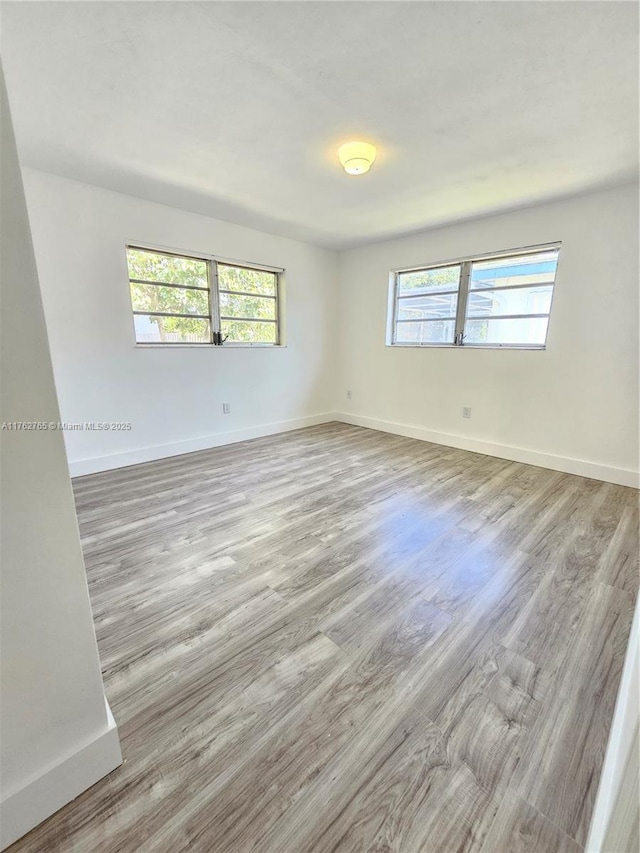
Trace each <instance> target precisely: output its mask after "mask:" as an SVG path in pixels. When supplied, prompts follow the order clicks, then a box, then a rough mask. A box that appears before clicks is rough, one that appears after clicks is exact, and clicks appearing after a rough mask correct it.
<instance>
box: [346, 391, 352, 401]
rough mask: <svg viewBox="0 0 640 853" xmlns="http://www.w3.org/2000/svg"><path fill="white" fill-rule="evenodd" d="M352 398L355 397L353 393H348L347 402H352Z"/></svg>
mask: <svg viewBox="0 0 640 853" xmlns="http://www.w3.org/2000/svg"><path fill="white" fill-rule="evenodd" d="M352 397H353V394H352V393H351V391H347V400H351V399H352Z"/></svg>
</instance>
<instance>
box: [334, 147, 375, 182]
mask: <svg viewBox="0 0 640 853" xmlns="http://www.w3.org/2000/svg"><path fill="white" fill-rule="evenodd" d="M375 159H376V149H375V146H374V145H371V143H370V142H345V144H344V145H341V146H340V148H338V160H340V162H341V163H342V166H343V168H344V170H345V172H346V173H347V174H348V175H364V173H365V172H368V171H369V169H370V168H371V164H372V163H373V161H374V160H375Z"/></svg>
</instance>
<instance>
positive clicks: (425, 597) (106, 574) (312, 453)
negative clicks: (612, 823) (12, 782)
mask: <svg viewBox="0 0 640 853" xmlns="http://www.w3.org/2000/svg"><path fill="white" fill-rule="evenodd" d="M74 490H75V495H76V502H77V507H78V514H79V521H80V529H81V535H82V542H83V548H84V554H85V560H86V566H87V574H88V578H89V587H90V593H91V599H92V604H93V610H94V616H95V623H96V630H97V635H98V643H99V647H100V654H101V660H102V666H103V671H104V678H105V685H106V692H107V696H108V699H109V702H110V703H111V707H112V709H113V712H114V715H115V717H116V720H117V722H118V724H119V731H120V736H121V740H122V749H123V754H124V758H125V763H124V764H123V766H122V767H120V768H119V769H118V770H116V771H114V772H113V773H112V774H111V775H110V776H109V777H107V778H106V779H104V780H103V781H102V782H100V783H98V784H97V785H95V786H94V787H93V788H92V789H90V790H89V791H87V792H86V793H85V794H83V795H82V796H80V797H79V798H78V799H77V800H75V801H74V802H73V803H71V804H69V805H68V806H67V807H65V808H64V809H62V810H61V811H60V812H58V813H57V814H56V815H54V816H53V817H52V818H50V819H49V820H48V821H47V822H45V823H44V824H43V825H42V826H41V827H39V828H38V829H36V830H34V831H33V832H32V833H30V834H29V835H28V836H27V837H26V838H25V839H23V840H21V841H20V842H17V843H16V844H15V845H14V846H13V847H12V848H11V851H12V853H35V851H38V853H44V851H65V853H88V851H100V853H116V851H117V853H151V852H152V851H153V853H165V851H166V853H178V851H185V850H189V851H196V853H199V851H202V853H205V851H206V853H209V852H211V853H245V851H247V853H248V851H259V853H307V851H316V853H332V851H340V853H355V851H379V853H381V851H396V852H397V853H417V851H425V853H449V851H451V853H453V851H478V853H503V851H504V853H525V851H536V853H547V851H548V853H578V851H580V850H582V847H583V845H584V843H585V839H586V836H587V831H588V827H589V820H590V817H591V812H592V809H593V804H594V798H595V794H596V789H597V785H598V780H599V776H600V770H601V765H602V761H603V757H604V751H605V746H606V742H607V735H608V731H609V726H610V723H611V718H612V714H613V708H614V703H615V698H616V692H617V688H618V682H619V678H620V672H621V667H622V663H623V657H624V653H625V647H626V642H627V638H628V633H629V628H630V623H631V616H632V609H633V605H634V601H635V596H636V593H637V584H638V565H637V555H638V513H637V506H638V493H637V492H636V491H635V490H633V489H628V488H623V487H621V486H614V485H610V484H607V483H601V482H598V481H595V480H588V479H584V478H582V477H576V476H571V475H568V474H561V473H557V472H554V471H548V470H545V469H543V468H535V467H531V466H528V465H522V464H518V463H515V462H509V461H505V460H501V459H494V458H491V457H488V456H481V455H479V454H475V453H468V452H465V451H461V450H454V449H450V448H446V447H441V446H437V445H434V444H428V443H425V442H421V441H416V440H413V439H408V438H402V437H398V436H392V435H387V434H384V433H380V432H375V431H372V430H365V429H360V428H357V427H351V426H346V425H344V424H329V425H325V426H321V427H314V428H311V429H306V430H300V431H297V432H293V433H289V434H285V435H279V436H275V437H269V438H264V439H258V440H256V441H251V442H245V443H243V444H236V445H232V446H227V447H221V448H217V449H214V450H209V451H204V452H201V453H193V454H190V455H187V456H182V457H175V458H173V459H166V460H162V461H159V462H153V463H149V464H146V465H139V466H136V467H131V468H126V469H120V470H116V471H111V472H106V473H103V474H96V475H92V476H88V477H82V478H80V479H78V480H76V481H75V483H74Z"/></svg>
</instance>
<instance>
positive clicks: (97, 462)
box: [69, 412, 338, 477]
mask: <svg viewBox="0 0 640 853" xmlns="http://www.w3.org/2000/svg"><path fill="white" fill-rule="evenodd" d="M335 420H338V418H337V416H336V414H335V413H334V412H324V413H323V414H320V415H308V416H307V417H304V418H294V419H293V420H288V421H277V422H275V423H270V424H261V425H260V426H255V427H247V428H246V429H238V430H231V431H229V432H216V433H212V434H211V435H202V436H198V438H190V439H187V440H186V441H176V442H172V443H171V444H158V445H155V446H153V447H141V448H139V449H136V450H127V451H125V452H124V453H113V454H111V455H109V456H96V457H95V458H93V459H76V460H74V461H70V462H69V473H70V475H71V476H72V477H82V476H84V475H85V474H96V473H98V472H99V471H110V470H111V469H112V468H126V467H127V466H128V465H139V464H140V463H141V462H153V461H154V460H156V459H167V458H168V457H170V456H181V455H182V454H183V453H193V452H195V451H197V450H208V449H209V448H211V447H220V446H221V445H224V444H235V443H236V442H238V441H248V440H249V439H252V438H262V437H263V436H265V435H275V434H276V433H279V432H290V431H291V430H294V429H302V428H303V427H310V426H317V425H318V424H326V423H329V421H335Z"/></svg>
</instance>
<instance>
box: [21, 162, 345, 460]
mask: <svg viewBox="0 0 640 853" xmlns="http://www.w3.org/2000/svg"><path fill="white" fill-rule="evenodd" d="M24 174H25V187H26V193H27V201H28V206H29V213H30V218H31V226H32V231H33V240H34V245H35V251H36V260H37V264H38V269H39V272H40V282H41V287H42V296H43V301H44V308H45V314H46V318H47V326H48V330H49V340H50V344H51V354H52V359H53V364H54V369H55V373H56V382H57V385H58V394H59V398H60V408H61V412H62V417H63V420H65V421H70V422H74V423H75V422H84V421H124V422H127V421H130V422H131V423H132V427H133V428H132V430H131V431H130V432H87V431H85V432H67V433H66V434H65V440H66V444H67V453H68V456H69V461H70V466H71V471H72V473H73V474H81V473H88V472H89V471H96V470H103V469H104V468H107V467H112V466H118V465H124V464H131V463H133V462H138V461H146V460H148V459H152V458H158V457H162V456H167V455H171V454H173V453H184V452H187V451H190V450H196V449H201V448H203V447H209V446H213V445H215V444H217V443H221V442H224V441H228V440H237V439H242V438H251V437H253V436H255V435H259V434H262V433H265V432H270V431H278V430H282V429H286V428H291V427H296V426H305V425H308V424H310V423H313V422H318V421H321V420H323V419H325V420H326V413H327V412H329V411H330V410H332V408H333V393H334V383H335V341H336V331H335V323H336V319H337V311H336V306H335V287H336V264H337V258H336V254H335V253H334V252H330V251H327V250H324V249H319V248H316V247H314V246H310V245H307V244H304V243H300V242H297V241H295V240H289V239H286V238H283V237H276V236H272V235H270V234H265V233H262V232H260V231H254V230H251V229H247V228H242V227H239V226H237V225H232V224H230V223H227V222H222V221H219V220H216V219H210V218H208V217H205V216H199V215H197V214H193V213H188V212H185V211H182V210H177V209H175V208H169V207H166V206H164V205H161V204H155V203H152V202H147V201H142V200H140V199H136V198H133V197H130V196H125V195H121V194H118V193H114V192H110V191H107V190H103V189H98V188H96V187H92V186H88V185H86V184H81V183H78V182H75V181H68V180H65V179H62V178H58V177H54V176H52V175H47V174H44V173H41V172H36V171H32V170H29V169H26V170H24ZM128 241H131V242H141V243H149V244H153V245H160V246H166V247H171V248H178V249H182V250H185V251H189V250H192V251H196V252H197V251H200V252H206V253H211V254H215V255H218V256H220V257H226V258H235V259H239V260H246V261H253V262H256V263H263V264H267V265H273V266H280V267H284V268H285V270H286V272H285V276H284V280H285V303H286V329H285V334H286V344H287V345H286V347H282V348H255V349H250V348H232V347H229V346H224V347H206V348H203V347H180V348H173V347H172V348H171V349H163V348H155V349H151V348H140V347H135V346H134V338H133V324H132V316H131V303H130V299H129V286H128V279H127V267H126V259H125V244H126V243H127V242H128ZM223 402H229V403H230V404H231V414H230V415H223V414H222V403H223ZM323 416H324V417H323Z"/></svg>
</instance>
